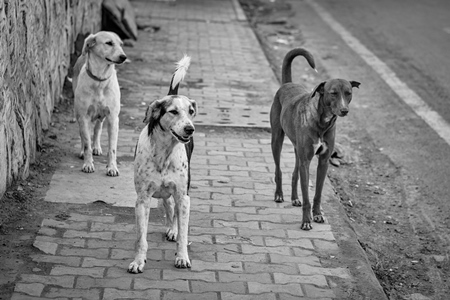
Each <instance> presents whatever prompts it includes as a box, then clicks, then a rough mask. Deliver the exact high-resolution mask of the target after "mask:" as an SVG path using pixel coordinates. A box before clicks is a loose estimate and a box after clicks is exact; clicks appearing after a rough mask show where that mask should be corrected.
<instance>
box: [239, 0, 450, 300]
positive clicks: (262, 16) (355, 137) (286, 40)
mask: <svg viewBox="0 0 450 300" xmlns="http://www.w3.org/2000/svg"><path fill="white" fill-rule="evenodd" d="M240 2H241V5H242V6H243V8H244V10H245V12H246V14H247V17H248V19H249V20H250V22H251V24H252V27H253V29H254V30H255V32H256V34H257V36H258V38H259V40H260V42H261V44H262V45H263V48H264V50H265V53H266V56H267V57H268V59H269V61H270V62H271V65H272V67H273V69H274V72H275V74H276V75H277V76H278V77H279V76H280V74H281V68H280V66H281V62H282V60H283V57H284V55H285V54H286V52H287V51H288V50H290V49H291V48H292V47H294V46H293V45H295V46H298V45H302V44H303V42H302V34H301V30H302V29H301V28H298V27H296V26H295V25H293V24H294V22H290V20H291V18H294V17H295V12H293V11H292V10H291V7H290V5H289V3H287V2H285V1H282V0H277V1H271V0H240ZM339 123H340V124H339V126H338V130H339V134H338V138H339V139H338V140H337V143H339V144H340V146H341V149H342V150H343V152H344V153H345V157H344V159H343V160H341V161H339V163H340V165H339V166H331V167H330V168H329V172H328V176H329V178H330V180H331V182H332V184H333V186H334V188H335V190H336V193H337V195H338V196H339V198H340V200H341V204H342V206H343V207H344V209H345V211H346V213H347V215H348V217H349V218H350V220H351V222H352V225H353V228H354V230H355V232H356V234H357V237H358V240H359V243H360V245H361V247H362V248H363V249H364V250H365V252H366V254H367V256H368V258H369V261H370V263H371V266H372V269H373V271H374V272H375V275H376V276H377V278H378V280H379V282H380V284H381V286H382V287H383V289H384V291H385V293H386V295H387V296H388V298H389V299H448V295H449V293H450V288H449V282H448V278H449V275H450V264H449V261H448V258H447V257H446V256H444V255H442V253H446V251H445V245H444V244H443V243H442V242H441V241H439V240H438V239H437V238H435V235H433V234H432V233H431V231H432V229H431V228H430V227H429V226H428V224H423V223H421V222H420V221H418V220H417V219H415V218H414V216H415V215H417V214H420V212H418V211H410V210H409V209H407V207H408V205H406V204H405V202H406V201H408V199H409V198H411V197H418V196H419V193H420V196H422V197H423V196H426V193H424V192H423V191H419V187H418V186H416V185H414V183H413V182H414V181H413V180H411V179H410V178H408V176H406V175H405V174H404V172H402V168H401V167H400V166H397V165H395V163H394V162H392V161H391V160H390V159H389V158H388V157H387V156H386V155H384V154H383V153H382V152H381V151H380V149H377V147H376V145H375V144H374V142H373V141H372V140H371V138H370V136H369V134H368V133H367V132H366V131H365V130H364V129H363V128H360V127H359V128H358V127H357V126H356V125H355V124H352V123H351V121H349V120H348V119H344V118H343V120H339ZM424 194H425V195H424ZM413 210H414V207H413Z"/></svg>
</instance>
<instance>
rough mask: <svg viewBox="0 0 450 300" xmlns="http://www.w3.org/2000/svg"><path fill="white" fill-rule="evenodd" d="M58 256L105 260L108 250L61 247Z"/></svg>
mask: <svg viewBox="0 0 450 300" xmlns="http://www.w3.org/2000/svg"><path fill="white" fill-rule="evenodd" d="M59 254H60V255H61V256H90V257H96V258H107V257H108V254H109V249H82V248H69V247H66V246H63V247H61V249H60V250H59Z"/></svg>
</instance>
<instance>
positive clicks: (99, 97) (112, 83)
mask: <svg viewBox="0 0 450 300" xmlns="http://www.w3.org/2000/svg"><path fill="white" fill-rule="evenodd" d="M126 59H127V56H126V55H125V53H124V52H123V50H122V40H121V39H120V38H119V36H118V35H117V34H115V33H113V32H107V31H100V32H98V33H96V34H91V35H89V36H88V37H87V38H86V40H85V41H84V46H83V50H82V54H81V56H80V57H79V58H78V60H77V62H76V63H75V66H74V75H73V79H72V85H73V92H74V95H75V103H74V113H75V117H76V120H77V121H78V124H79V127H80V137H81V154H80V157H81V158H84V164H83V168H82V171H83V172H86V173H91V172H94V170H95V168H94V160H93V158H92V155H102V148H101V145H100V137H101V133H102V127H103V121H104V120H105V119H106V120H107V124H108V138H109V150H108V165H107V166H106V174H107V175H108V176H118V175H119V170H118V169H117V163H116V152H117V138H118V132H119V112H120V88H119V83H118V81H117V75H116V70H115V67H114V66H115V64H121V63H123V62H124V61H125V60H126ZM92 123H95V127H94V145H93V147H91V126H92Z"/></svg>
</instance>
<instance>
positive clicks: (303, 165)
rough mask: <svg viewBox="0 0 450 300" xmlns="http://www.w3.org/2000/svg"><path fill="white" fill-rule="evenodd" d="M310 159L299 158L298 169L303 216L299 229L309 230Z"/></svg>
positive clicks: (310, 227)
mask: <svg viewBox="0 0 450 300" xmlns="http://www.w3.org/2000/svg"><path fill="white" fill-rule="evenodd" d="M310 163H311V160H309V159H306V158H303V159H302V158H300V164H299V171H300V187H301V189H302V199H303V218H302V225H301V227H300V228H301V229H303V230H311V229H312V226H311V219H312V218H311V202H310V201H309V166H310Z"/></svg>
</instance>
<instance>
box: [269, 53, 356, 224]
mask: <svg viewBox="0 0 450 300" xmlns="http://www.w3.org/2000/svg"><path fill="white" fill-rule="evenodd" d="M299 55H301V56H304V57H305V58H306V60H307V61H308V63H309V65H310V66H311V67H312V68H315V64H314V58H313V56H312V55H311V53H309V52H308V51H306V50H305V49H302V48H296V49H293V50H291V51H290V52H288V53H287V54H286V57H285V58H284V61H283V67H282V86H281V88H280V89H279V90H278V91H277V93H276V95H275V98H274V102H273V104H272V108H271V111H270V125H271V128H272V154H273V158H274V161H275V183H276V190H275V202H283V201H284V199H283V191H282V174H281V169H280V155H281V150H282V147H283V141H284V135H285V134H286V135H287V136H288V138H289V139H290V140H291V142H292V144H293V145H294V148H295V157H296V159H295V168H294V172H293V174H292V195H291V199H292V205H294V206H301V205H302V203H301V201H300V200H299V199H298V194H297V184H298V177H299V173H300V186H301V190H302V198H303V220H302V225H301V228H302V229H304V230H310V229H312V226H311V219H312V218H311V204H310V202H309V193H308V186H309V184H308V183H309V166H310V163H311V160H312V158H313V156H314V155H317V156H318V159H319V161H318V166H317V179H316V192H315V195H314V204H313V207H312V212H313V216H314V221H315V222H318V223H323V222H324V218H323V216H322V212H321V207H320V202H321V197H322V189H323V184H324V181H325V177H326V175H327V170H328V160H329V158H330V156H331V154H332V152H333V148H334V140H335V134H336V118H337V116H339V117H344V116H346V115H347V114H348V112H349V108H348V106H349V103H350V101H351V100H352V88H353V87H359V85H360V83H359V82H356V81H347V80H344V79H331V80H329V81H326V82H322V83H320V84H319V85H318V86H316V87H315V88H314V90H313V91H312V92H308V91H307V90H306V89H305V87H303V86H301V85H299V84H294V83H292V78H291V64H292V61H293V59H294V58H295V57H296V56H299ZM316 95H317V96H316Z"/></svg>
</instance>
